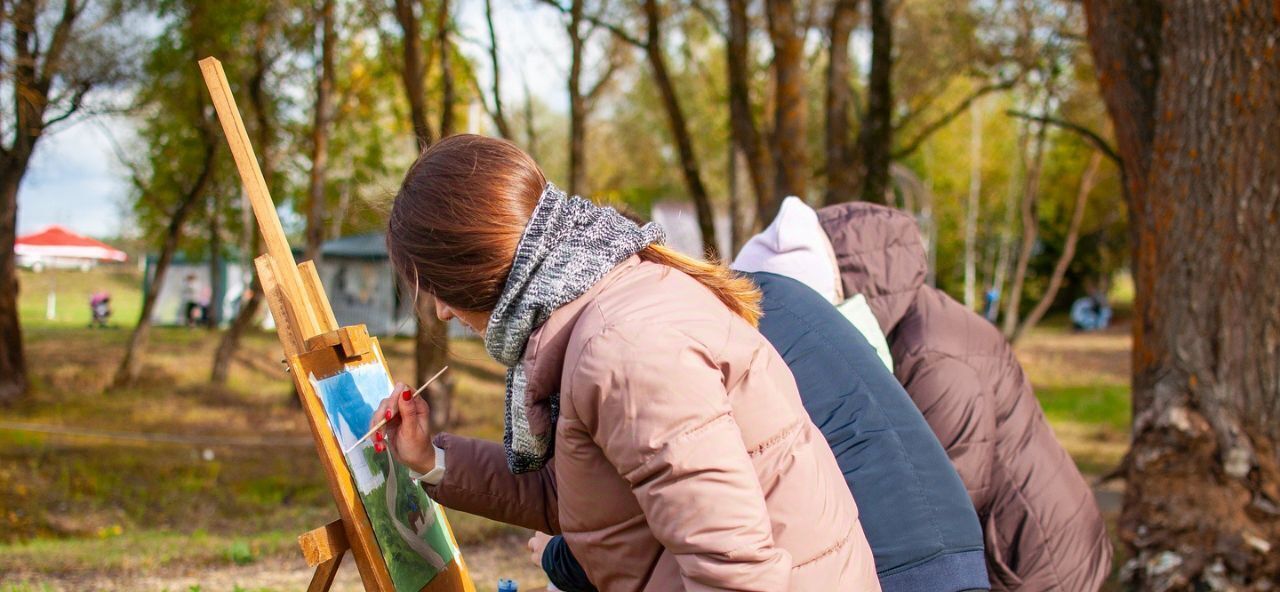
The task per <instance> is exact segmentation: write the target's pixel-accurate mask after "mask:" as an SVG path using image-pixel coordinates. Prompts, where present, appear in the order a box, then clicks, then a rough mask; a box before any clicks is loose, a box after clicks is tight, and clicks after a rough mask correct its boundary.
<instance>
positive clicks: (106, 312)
mask: <svg viewBox="0 0 1280 592" xmlns="http://www.w3.org/2000/svg"><path fill="white" fill-rule="evenodd" d="M89 312H90V314H91V315H92V316H91V317H90V319H89V326H90V327H103V328H105V327H106V326H107V321H109V320H110V319H111V293H110V292H107V291H106V290H98V291H97V292H94V293H93V295H92V296H90V297H89Z"/></svg>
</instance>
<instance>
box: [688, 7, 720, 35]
mask: <svg viewBox="0 0 1280 592" xmlns="http://www.w3.org/2000/svg"><path fill="white" fill-rule="evenodd" d="M689 5H690V6H691V7H693V10H695V11H696V12H697V13H698V14H700V15H702V18H704V19H706V20H707V24H708V25H710V26H711V29H712V30H713V31H715V32H716V33H717V34H719V35H720V37H728V36H729V31H728V29H727V28H726V27H725V26H724V24H723V23H721V22H720V15H718V14H716V11H714V10H712V9H711V7H710V6H707V4H706V3H705V2H703V1H702V0H692V1H691V2H690V3H689Z"/></svg>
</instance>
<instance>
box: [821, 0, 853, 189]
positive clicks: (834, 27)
mask: <svg viewBox="0 0 1280 592" xmlns="http://www.w3.org/2000/svg"><path fill="white" fill-rule="evenodd" d="M857 20H858V2H857V0H836V2H835V5H834V6H832V8H831V22H830V25H829V26H828V33H829V35H830V37H831V41H830V43H831V46H830V51H829V52H828V54H829V57H828V59H827V96H826V111H827V130H826V131H827V134H826V148H827V193H826V198H825V200H826V202H827V203H839V202H842V201H848V200H850V199H853V196H854V194H855V192H856V191H857V189H858V175H857V171H856V170H855V167H856V166H857V165H856V164H855V163H854V151H853V146H852V145H851V142H850V140H851V138H852V135H851V133H850V131H849V124H850V116H851V111H852V109H853V89H852V87H850V85H849V76H850V73H851V69H852V68H851V65H850V62H851V61H852V60H851V58H850V57H849V37H850V35H852V33H853V27H854V26H855V25H857Z"/></svg>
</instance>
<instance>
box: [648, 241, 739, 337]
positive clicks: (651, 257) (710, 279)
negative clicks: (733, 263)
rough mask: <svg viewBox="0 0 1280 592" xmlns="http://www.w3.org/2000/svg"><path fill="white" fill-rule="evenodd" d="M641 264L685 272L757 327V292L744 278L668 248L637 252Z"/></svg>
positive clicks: (720, 265) (718, 264)
mask: <svg viewBox="0 0 1280 592" xmlns="http://www.w3.org/2000/svg"><path fill="white" fill-rule="evenodd" d="M637 255H639V256H640V259H641V260H642V261H648V262H650V263H658V264H661V265H666V266H667V267H670V268H672V269H677V270H680V271H682V272H684V274H685V275H688V276H689V277H692V278H693V279H695V280H698V283H700V284H702V285H704V286H706V287H707V289H708V290H711V293H712V294H715V295H716V298H719V299H720V302H722V303H724V305H725V306H727V307H728V308H729V310H730V311H732V312H733V313H734V314H736V315H738V316H740V317H742V318H743V320H745V321H747V323H749V324H750V325H751V326H752V327H756V326H758V325H759V324H760V317H761V316H762V315H763V314H764V313H762V312H761V310H760V290H759V288H756V286H755V284H753V283H751V280H748V279H746V278H744V277H739V276H738V275H735V274H734V273H733V272H732V271H730V270H729V268H728V267H725V266H724V265H723V264H722V263H720V262H719V261H715V262H709V261H703V260H701V259H694V258H693V257H689V256H688V255H684V254H681V253H679V252H677V251H674V250H672V249H671V248H669V247H666V246H663V245H658V244H653V245H649V246H647V247H645V248H644V250H642V251H640V252H639V253H637Z"/></svg>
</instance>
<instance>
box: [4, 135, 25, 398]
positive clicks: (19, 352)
mask: <svg viewBox="0 0 1280 592" xmlns="http://www.w3.org/2000/svg"><path fill="white" fill-rule="evenodd" d="M29 159H30V155H27V156H26V157H24V158H23V159H22V162H18V159H17V158H15V157H14V156H7V157H5V158H4V161H3V164H2V165H0V404H8V403H12V402H14V401H16V400H17V399H18V398H20V397H21V396H22V395H23V394H25V393H26V391H27V386H28V381H27V364H26V357H25V355H24V352H23V349H22V325H21V323H20V322H19V321H18V287H19V286H18V270H17V257H16V256H15V255H14V252H13V242H14V240H15V239H16V238H17V225H18V186H19V185H20V184H21V183H22V176H23V175H24V174H25V173H26V170H27V162H28V161H29Z"/></svg>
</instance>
